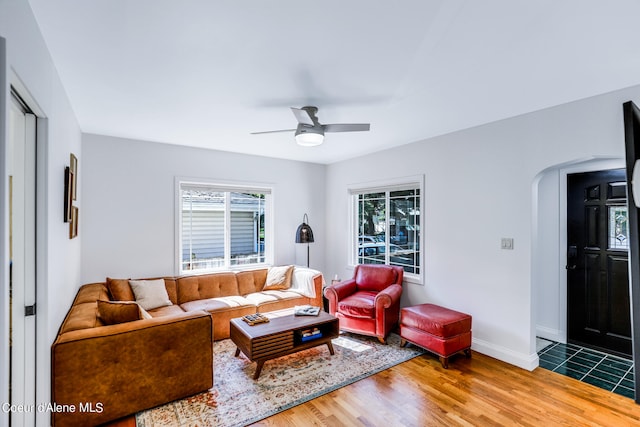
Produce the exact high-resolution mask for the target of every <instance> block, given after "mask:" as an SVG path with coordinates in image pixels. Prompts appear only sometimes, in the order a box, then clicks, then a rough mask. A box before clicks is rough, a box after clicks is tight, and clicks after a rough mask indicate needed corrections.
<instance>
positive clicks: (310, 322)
mask: <svg viewBox="0 0 640 427" xmlns="http://www.w3.org/2000/svg"><path fill="white" fill-rule="evenodd" d="M263 314H265V315H266V316H267V317H269V318H270V321H269V322H268V323H260V324H257V325H253V326H250V325H248V324H247V323H246V322H244V321H243V320H242V319H241V318H237V319H231V325H230V337H231V340H232V341H233V342H234V344H235V345H236V346H237V348H236V353H235V355H236V357H237V356H239V355H240V352H242V353H244V355H245V356H247V358H248V359H249V360H251V361H252V362H257V366H256V371H255V374H254V376H253V379H258V377H259V376H260V372H261V371H262V367H263V365H264V362H266V361H267V360H270V359H275V358H278V357H282V356H286V355H288V354H292V353H296V352H299V351H302V350H306V349H308V348H312V347H317V346H319V345H324V344H326V345H327V347H328V348H329V352H330V353H331V354H334V351H333V345H332V343H331V340H332V339H333V338H336V337H338V336H339V334H340V330H339V329H340V326H339V323H338V319H337V318H335V317H333V316H332V315H330V314H328V313H325V312H321V313H320V314H319V315H318V316H294V315H293V312H292V311H290V310H284V311H280V312H272V313H263ZM313 328H318V329H319V330H320V332H321V334H322V336H319V337H317V338H315V339H312V340H308V341H302V331H305V330H308V329H313Z"/></svg>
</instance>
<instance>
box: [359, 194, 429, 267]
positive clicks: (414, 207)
mask: <svg viewBox="0 0 640 427" xmlns="http://www.w3.org/2000/svg"><path fill="white" fill-rule="evenodd" d="M420 189H421V185H420V182H415V183H409V184H403V185H393V186H389V187H379V188H374V189H370V188H369V189H363V190H351V197H352V200H353V206H354V222H353V224H354V230H353V235H354V240H353V241H354V248H353V254H354V257H353V259H354V264H387V265H397V266H400V267H402V268H403V269H404V271H405V273H406V274H407V275H408V277H410V275H416V276H419V275H420V259H421V256H420V241H421V234H420V209H421V208H420V207H421V200H420V197H421V191H420Z"/></svg>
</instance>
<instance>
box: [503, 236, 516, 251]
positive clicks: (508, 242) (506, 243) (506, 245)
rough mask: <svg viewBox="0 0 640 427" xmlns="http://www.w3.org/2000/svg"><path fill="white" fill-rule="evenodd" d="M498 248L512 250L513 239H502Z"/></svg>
mask: <svg viewBox="0 0 640 427" xmlns="http://www.w3.org/2000/svg"><path fill="white" fill-rule="evenodd" d="M500 247H501V248H502V249H509V250H511V249H513V238H512V237H503V238H502V240H501V241H500Z"/></svg>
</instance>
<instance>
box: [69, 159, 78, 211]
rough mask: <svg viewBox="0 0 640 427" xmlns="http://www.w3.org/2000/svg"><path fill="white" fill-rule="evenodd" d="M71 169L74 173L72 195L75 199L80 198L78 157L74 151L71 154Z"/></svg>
mask: <svg viewBox="0 0 640 427" xmlns="http://www.w3.org/2000/svg"><path fill="white" fill-rule="evenodd" d="M69 169H71V173H72V174H73V175H72V176H73V180H72V181H71V196H72V199H73V200H78V158H77V157H76V156H75V154H73V153H71V154H70V156H69Z"/></svg>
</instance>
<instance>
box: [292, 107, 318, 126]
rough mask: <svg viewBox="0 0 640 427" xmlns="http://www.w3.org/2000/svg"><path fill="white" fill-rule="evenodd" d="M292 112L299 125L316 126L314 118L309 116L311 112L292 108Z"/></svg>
mask: <svg viewBox="0 0 640 427" xmlns="http://www.w3.org/2000/svg"><path fill="white" fill-rule="evenodd" d="M291 111H292V112H293V115H294V116H296V120H297V121H298V123H302V124H304V125H309V126H313V125H314V123H313V118H312V117H311V116H310V115H309V112H308V111H307V110H304V109H302V108H294V107H291Z"/></svg>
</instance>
